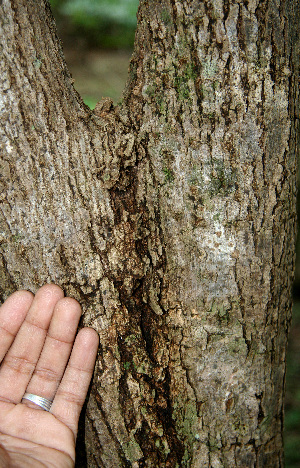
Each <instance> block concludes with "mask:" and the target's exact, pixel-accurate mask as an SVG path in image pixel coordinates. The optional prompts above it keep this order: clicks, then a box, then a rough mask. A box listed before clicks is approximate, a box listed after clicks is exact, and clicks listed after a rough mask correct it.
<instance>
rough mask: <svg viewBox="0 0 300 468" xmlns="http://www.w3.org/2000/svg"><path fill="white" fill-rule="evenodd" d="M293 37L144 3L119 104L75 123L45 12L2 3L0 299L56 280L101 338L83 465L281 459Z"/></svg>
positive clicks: (271, 14) (224, 4)
mask: <svg viewBox="0 0 300 468" xmlns="http://www.w3.org/2000/svg"><path fill="white" fill-rule="evenodd" d="M298 25H299V2H298V0H294V1H291V2H287V1H283V0H282V1H275V0H265V1H264V2H258V1H257V0H249V1H246V0H245V1H229V0H226V1H225V0H224V1H222V0H220V1H209V0H207V1H203V2H202V1H198V0H194V1H192V2H191V1H180V2H179V1H176V0H172V1H171V0H165V1H163V2H156V1H154V0H151V1H141V2H140V7H139V11H138V27H137V32H136V41H135V47H134V53H133V57H132V60H131V64H130V71H129V77H128V83H127V85H126V88H125V90H124V94H123V102H122V104H120V105H119V106H116V107H114V106H113V105H112V102H111V100H109V99H103V100H102V101H101V102H100V103H98V105H97V106H96V108H95V111H94V112H91V111H90V110H89V109H88V108H87V107H86V106H85V105H84V104H83V102H82V100H81V98H80V97H79V96H78V94H77V93H76V91H74V89H73V87H72V79H71V77H70V75H69V73H68V71H67V68H66V65H65V63H64V60H63V56H62V52H61V48H60V45H59V42H58V40H57V37H56V32H55V28H54V23H53V19H52V17H51V13H50V10H49V6H48V3H44V2H40V3H38V4H37V3H36V2H25V1H23V0H14V1H9V0H4V1H3V2H2V4H1V27H2V31H1V41H2V42H3V44H2V54H3V60H2V61H1V65H0V66H1V73H0V77H1V78H0V80H1V93H2V95H1V96H2V100H1V122H2V125H1V133H0V144H1V147H2V149H1V154H2V155H3V157H2V162H1V164H2V170H1V174H2V178H1V180H0V182H1V185H2V186H3V187H2V189H1V193H2V195H1V200H2V218H1V250H2V253H1V255H2V257H1V288H2V297H3V298H4V297H6V296H7V295H8V294H9V293H10V292H12V291H13V290H14V289H16V288H20V287H22V288H27V289H31V290H33V291H35V290H36V289H37V288H38V287H39V286H40V285H41V284H43V283H44V282H49V281H53V282H56V283H58V284H59V285H60V286H61V287H63V288H64V290H65V291H66V292H67V293H68V294H70V295H73V296H74V297H75V298H76V299H78V300H79V301H80V302H81V304H82V305H83V309H84V315H83V318H82V323H83V324H84V325H91V326H93V327H94V328H95V329H96V330H97V331H98V332H99V335H100V338H101V345H100V349H99V357H98V360H97V365H96V369H95V375H94V380H93V385H92V387H91V392H90V396H89V400H88V403H87V409H86V427H85V432H86V452H87V453H86V457H87V463H88V466H91V467H92V466H99V467H100V466H101V467H121V466H124V467H125V466H133V467H134V468H137V467H139V466H140V467H142V466H162V467H168V466H169V467H176V466H178V467H179V466H182V467H184V466H186V467H192V468H196V467H201V468H202V467H206V466H207V467H210V466H211V467H219V466H230V467H234V466H236V467H240V466H249V467H250V466H253V467H254V466H271V465H272V466H273V465H274V466H278V467H279V466H283V461H282V457H283V449H282V420H283V385H284V374H285V362H284V357H285V351H286V343H287V330H288V326H289V320H290V310H291V285H292V279H293V266H294V237H295V187H296V162H295V161H296V152H297V135H298V133H297V132H298V129H299V123H298V114H297V112H298V108H299V107H298V106H299V91H298V86H297V83H298V79H299V39H298V35H297V27H298ZM84 457H85V455H84V454H83V458H84Z"/></svg>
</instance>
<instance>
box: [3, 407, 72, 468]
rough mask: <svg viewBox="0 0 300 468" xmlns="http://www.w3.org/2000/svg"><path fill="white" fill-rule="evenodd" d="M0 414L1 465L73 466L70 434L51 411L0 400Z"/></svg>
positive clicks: (36, 467)
mask: <svg viewBox="0 0 300 468" xmlns="http://www.w3.org/2000/svg"><path fill="white" fill-rule="evenodd" d="M0 414H1V416H0V428H1V434H0V443H1V444H2V446H3V447H5V449H4V448H3V449H2V453H1V448H0V466H1V467H4V466H5V467H22V468H27V467H28V468H29V467H30V468H38V467H42V466H43V467H45V466H46V467H56V468H60V467H66V468H69V467H73V466H74V461H75V437H74V434H73V432H72V431H71V430H70V429H69V428H68V426H67V425H65V424H64V423H62V422H61V421H59V420H58V419H56V417H55V416H54V415H53V414H51V413H47V412H45V411H43V410H39V409H36V408H28V407H27V406H26V405H24V404H22V403H20V404H17V405H13V404H11V403H0ZM41 428H42V430H41ZM1 455H2V458H3V461H2V459H1ZM1 461H2V464H1Z"/></svg>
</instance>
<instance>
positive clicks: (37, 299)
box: [0, 284, 99, 468]
mask: <svg viewBox="0 0 300 468" xmlns="http://www.w3.org/2000/svg"><path fill="white" fill-rule="evenodd" d="M80 315H81V308H80V305H79V304H78V302H77V301H75V300H74V299H71V298H64V294H63V291H62V290H61V289H60V288H59V287H58V286H56V285H54V284H50V285H45V286H43V287H41V288H40V289H39V290H38V291H37V293H36V295H35V296H34V295H33V294H31V293H30V292H28V291H17V292H15V293H13V294H12V295H11V296H10V297H9V298H8V299H7V300H6V301H5V302H4V304H3V305H2V306H1V307H0V362H2V364H1V367H0V467H1V468H4V467H5V468H7V467H11V468H27V467H30V468H40V467H43V468H45V467H47V468H48V467H49V468H50V467H52V468H53V467H55V468H69V467H74V463H75V442H76V435H77V427H78V419H79V415H80V412H81V409H82V405H83V403H84V401H85V397H86V394H87V391H88V387H89V384H90V381H91V377H92V374H93V370H94V365H95V359H96V354H97V349H98V345H99V338H98V334H97V333H96V331H95V330H93V329H92V328H83V329H82V330H80V331H79V333H78V334H77V337H76V339H75V335H76V331H77V327H78V322H79V319H80ZM74 339H75V343H74ZM73 343H74V346H73ZM72 346H73V349H72ZM71 351H72V353H71ZM70 353H71V356H70ZM69 356H70V359H69ZM25 392H26V393H31V394H35V395H39V396H42V397H44V398H46V399H48V400H51V401H52V400H53V403H52V406H51V409H50V411H49V412H48V411H45V410H43V409H42V408H40V407H39V406H36V405H35V404H34V403H32V402H31V401H29V400H27V399H22V398H23V395H24V394H25Z"/></svg>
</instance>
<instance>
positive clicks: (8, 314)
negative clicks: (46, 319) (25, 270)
mask: <svg viewBox="0 0 300 468" xmlns="http://www.w3.org/2000/svg"><path fill="white" fill-rule="evenodd" d="M33 298H34V295H33V294H31V293H30V292H29V291H16V292H14V293H13V294H12V295H11V296H9V297H8V298H7V299H6V301H5V302H4V303H3V304H2V306H1V307H0V362H1V361H2V360H3V358H4V356H5V354H6V353H7V351H8V350H9V348H10V346H11V344H12V342H13V341H14V339H15V336H16V334H17V332H18V330H19V328H20V326H21V325H22V323H23V321H24V319H25V317H26V314H27V312H28V310H29V307H30V306H31V304H32V301H33Z"/></svg>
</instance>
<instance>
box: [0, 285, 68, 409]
mask: <svg viewBox="0 0 300 468" xmlns="http://www.w3.org/2000/svg"><path fill="white" fill-rule="evenodd" d="M62 297H63V291H62V290H61V289H60V288H59V287H58V286H56V285H54V284H49V285H45V286H42V287H41V288H40V289H39V290H38V292H37V293H36V295H35V297H34V299H33V301H32V304H31V307H30V309H29V311H28V313H27V315H26V318H25V320H24V322H23V323H22V325H21V327H20V329H19V331H18V333H17V336H16V338H15V340H14V342H13V344H12V346H11V347H10V349H9V351H8V352H7V354H6V356H5V358H4V360H3V362H2V365H1V368H0V399H1V398H2V399H3V400H5V401H9V402H12V403H19V402H20V401H21V398H22V396H23V395H24V393H25V389H26V387H27V385H28V382H29V380H30V378H31V375H32V373H33V371H34V368H35V366H36V363H37V361H38V358H39V356H40V353H41V350H42V348H43V345H44V342H45V337H46V333H47V329H48V327H49V324H50V320H51V317H52V314H53V310H54V307H55V304H56V303H57V301H59V299H62Z"/></svg>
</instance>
